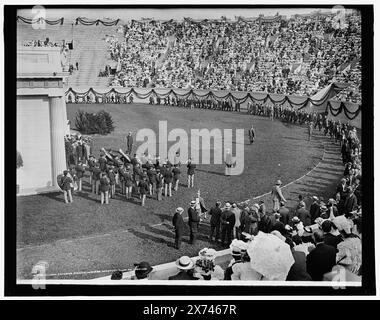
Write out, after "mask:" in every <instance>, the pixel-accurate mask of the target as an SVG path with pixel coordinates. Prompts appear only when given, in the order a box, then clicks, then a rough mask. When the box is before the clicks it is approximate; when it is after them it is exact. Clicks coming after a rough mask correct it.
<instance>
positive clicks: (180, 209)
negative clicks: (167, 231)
mask: <svg viewBox="0 0 380 320" xmlns="http://www.w3.org/2000/svg"><path fill="white" fill-rule="evenodd" d="M183 211H184V210H183V208H182V207H178V208H177V209H176V210H175V212H176V213H182V212H183Z"/></svg>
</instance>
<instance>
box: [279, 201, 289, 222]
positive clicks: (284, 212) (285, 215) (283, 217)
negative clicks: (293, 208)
mask: <svg viewBox="0 0 380 320" xmlns="http://www.w3.org/2000/svg"><path fill="white" fill-rule="evenodd" d="M278 213H279V214H280V221H281V222H282V223H283V224H285V225H286V224H289V209H288V208H287V207H285V202H284V201H280V209H279V210H278Z"/></svg>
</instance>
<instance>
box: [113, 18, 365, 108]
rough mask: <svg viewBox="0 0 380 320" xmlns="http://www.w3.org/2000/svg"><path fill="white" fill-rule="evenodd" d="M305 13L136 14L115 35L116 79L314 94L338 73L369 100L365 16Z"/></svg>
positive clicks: (354, 94)
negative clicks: (159, 17) (247, 17)
mask: <svg viewBox="0 0 380 320" xmlns="http://www.w3.org/2000/svg"><path fill="white" fill-rule="evenodd" d="M345 22H346V26H345V27H340V28H337V27H336V26H335V25H334V23H335V20H334V19H333V17H329V16H323V17H322V16H318V15H315V16H313V15H310V16H297V17H295V18H293V19H277V20H274V21H273V22H261V21H259V20H256V21H244V20H238V21H232V22H231V21H226V20H220V21H214V20H213V21H203V22H197V21H192V20H189V19H185V20H184V21H181V22H179V21H172V20H171V21H168V22H166V23H161V22H155V21H145V22H144V21H143V22H136V21H132V22H130V23H129V24H128V25H126V26H125V40H123V41H119V40H118V39H116V38H110V39H108V40H109V42H110V51H111V56H112V58H113V59H114V60H115V61H121V69H120V71H119V72H118V74H117V75H116V77H115V79H114V80H113V81H112V83H111V85H113V86H116V85H119V86H129V87H131V86H134V87H147V86H148V85H149V86H153V87H161V88H195V89H215V90H238V91H265V92H269V93H281V94H295V95H313V94H315V93H316V92H318V90H320V89H321V88H323V87H325V86H326V85H327V84H329V83H330V82H332V81H343V82H348V83H350V84H351V86H350V88H348V89H346V90H345V91H344V92H342V93H340V95H339V96H338V98H339V99H343V100H348V101H354V102H357V103H360V101H361V63H360V59H361V17H360V15H358V14H352V15H348V16H347V17H346V21H345Z"/></svg>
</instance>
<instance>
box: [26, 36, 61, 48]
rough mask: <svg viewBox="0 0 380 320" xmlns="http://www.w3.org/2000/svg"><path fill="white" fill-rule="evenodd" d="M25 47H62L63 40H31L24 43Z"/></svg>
mask: <svg viewBox="0 0 380 320" xmlns="http://www.w3.org/2000/svg"><path fill="white" fill-rule="evenodd" d="M23 45H24V47H60V48H61V47H62V46H64V45H63V43H62V42H52V41H50V39H49V38H46V39H45V40H29V41H25V42H24V43H23Z"/></svg>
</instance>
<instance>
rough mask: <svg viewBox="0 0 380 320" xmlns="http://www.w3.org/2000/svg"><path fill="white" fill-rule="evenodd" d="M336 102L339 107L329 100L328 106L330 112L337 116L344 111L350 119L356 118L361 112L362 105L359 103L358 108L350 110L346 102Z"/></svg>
mask: <svg viewBox="0 0 380 320" xmlns="http://www.w3.org/2000/svg"><path fill="white" fill-rule="evenodd" d="M336 104H338V106H337V107H334V106H333V103H332V102H331V101H328V102H327V108H328V111H330V113H331V114H332V115H333V116H334V117H336V116H338V115H339V114H340V113H342V112H344V115H345V116H346V117H347V118H348V119H349V120H354V119H355V118H356V117H357V116H358V115H359V114H360V112H361V110H362V106H361V105H358V106H357V109H356V110H355V111H350V110H349V108H348V106H347V105H346V104H345V103H344V102H342V101H341V102H339V101H336Z"/></svg>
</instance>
